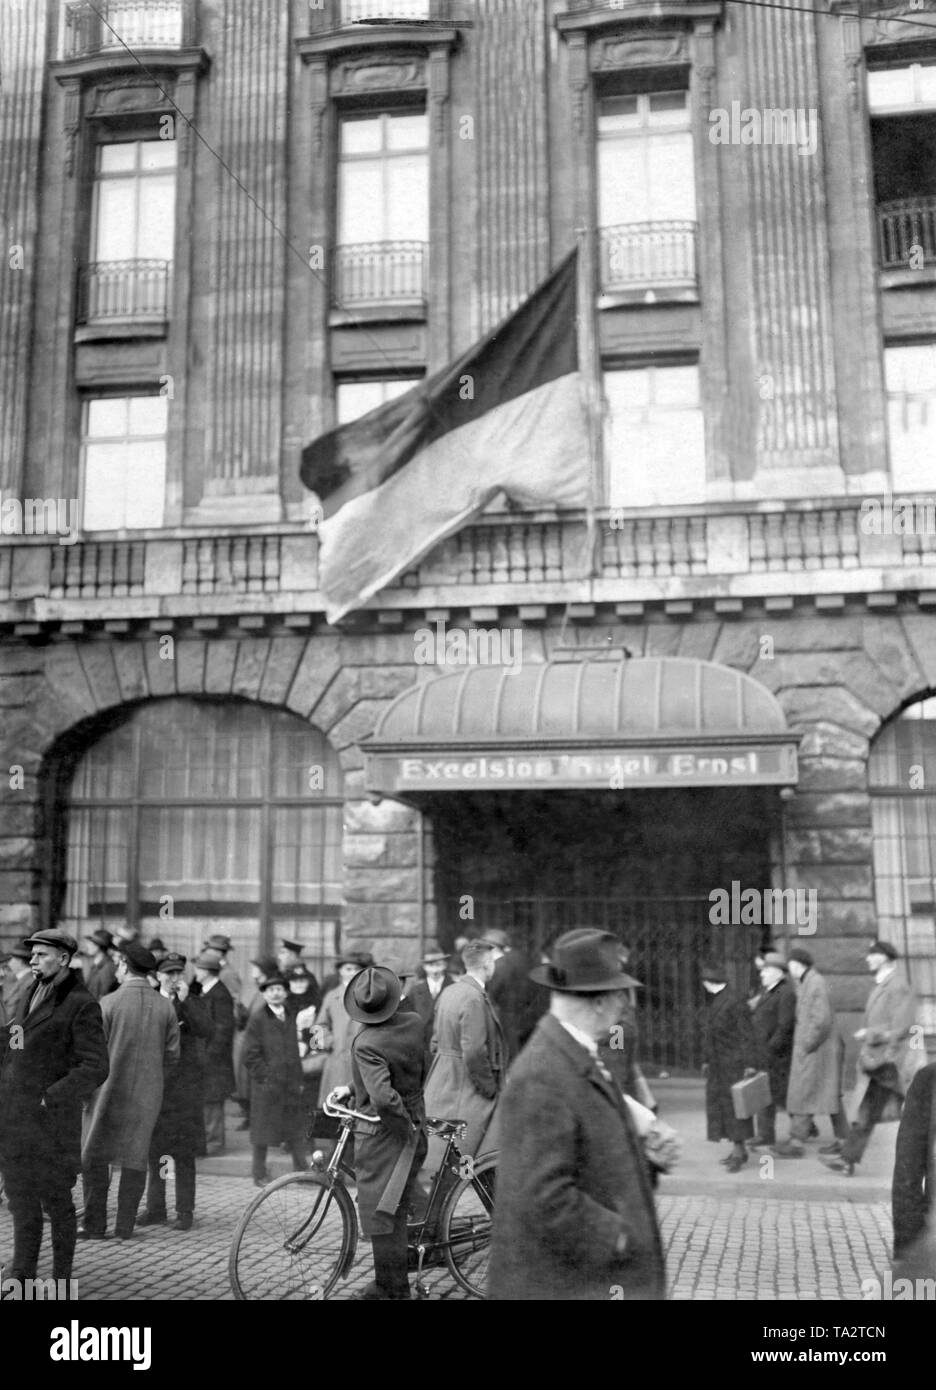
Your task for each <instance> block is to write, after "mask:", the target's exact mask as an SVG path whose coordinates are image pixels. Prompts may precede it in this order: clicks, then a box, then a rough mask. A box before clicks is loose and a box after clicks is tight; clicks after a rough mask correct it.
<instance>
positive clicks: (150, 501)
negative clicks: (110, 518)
mask: <svg viewBox="0 0 936 1390" xmlns="http://www.w3.org/2000/svg"><path fill="white" fill-rule="evenodd" d="M124 487H125V491H126V498H127V504H126V519H125V521H124V525H125V526H137V527H144V526H161V525H162V522H163V501H164V499H165V496H166V445H165V441H163V440H157V439H152V440H145V441H136V442H134V443H133V445H132V446H131V449H130V451H129V452H128V454H127V457H126V463H125V482H124Z"/></svg>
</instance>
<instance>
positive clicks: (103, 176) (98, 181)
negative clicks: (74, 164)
mask: <svg viewBox="0 0 936 1390" xmlns="http://www.w3.org/2000/svg"><path fill="white" fill-rule="evenodd" d="M96 157H97V164H96V171H95V181H94V206H93V226H92V233H91V256H90V264H89V265H88V266H86V267H85V272H84V277H83V282H82V289H83V294H82V305H81V312H82V316H83V318H84V319H85V320H86V321H87V322H89V323H90V322H95V321H99V320H101V319H105V320H106V319H115V318H121V319H141V318H142V319H164V318H165V317H166V315H167V313H168V303H169V300H168V294H169V283H170V272H171V267H172V260H173V251H174V243H175V184H176V142H175V141H174V140H128V141H125V142H123V143H120V144H107V145H99V146H98V147H97V156H96Z"/></svg>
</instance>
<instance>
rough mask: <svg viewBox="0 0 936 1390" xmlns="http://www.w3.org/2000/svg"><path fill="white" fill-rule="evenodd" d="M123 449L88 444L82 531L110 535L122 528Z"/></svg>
mask: <svg viewBox="0 0 936 1390" xmlns="http://www.w3.org/2000/svg"><path fill="white" fill-rule="evenodd" d="M124 448H125V445H124V444H122V443H120V444H89V445H88V446H87V448H86V449H85V470H84V473H85V478H84V527H85V530H87V531H113V530H115V529H117V528H118V527H121V526H123V515H124V496H125V493H124V478H123V468H122V462H123V458H124Z"/></svg>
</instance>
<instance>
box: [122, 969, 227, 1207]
mask: <svg viewBox="0 0 936 1390" xmlns="http://www.w3.org/2000/svg"><path fill="white" fill-rule="evenodd" d="M184 970H185V957H184V956H180V955H176V954H175V953H174V952H168V953H167V954H166V955H165V956H164V957H163V958H162V960H161V961H160V962H159V969H158V970H157V972H156V975H157V978H158V980H159V992H160V994H161V995H162V996H163V998H164V999H168V1001H169V1003H170V1004H171V1005H172V1008H173V1011H174V1012H175V1016H176V1022H177V1023H178V1025H179V1048H180V1051H179V1065H178V1066H177V1067H173V1069H172V1071H170V1072H169V1074H168V1075H167V1077H166V1080H165V1085H164V1087H163V1103H162V1109H161V1110H160V1112H159V1119H158V1120H157V1121H156V1128H155V1129H154V1130H153V1137H152V1139H151V1140H150V1151H149V1178H148V1180H147V1184H146V1211H145V1212H144V1213H143V1215H142V1216H140V1217H139V1218H138V1219H137V1225H138V1226H154V1225H159V1224H161V1223H162V1222H164V1221H167V1220H168V1215H167V1212H166V1171H167V1162H166V1161H167V1159H171V1161H172V1165H173V1169H174V1172H175V1206H176V1221H175V1226H174V1227H173V1230H176V1231H188V1230H191V1227H192V1220H193V1216H194V1212H195V1159H196V1158H197V1157H199V1156H201V1155H203V1154H204V1152H205V1117H204V1112H203V1109H202V1106H203V1104H204V1097H203V1095H202V1086H203V1083H204V1077H205V1044H206V1042H207V1041H208V1039H209V1038H210V1037H211V1034H212V1023H211V1019H210V1018H209V1017H208V1014H207V1012H206V1010H205V1007H204V1005H203V1004H202V1002H201V1000H200V999H199V998H198V997H197V996H195V995H193V994H190V993H189V987H188V985H187V984H186V981H185V977H184V975H183V973H182V972H183V971H184Z"/></svg>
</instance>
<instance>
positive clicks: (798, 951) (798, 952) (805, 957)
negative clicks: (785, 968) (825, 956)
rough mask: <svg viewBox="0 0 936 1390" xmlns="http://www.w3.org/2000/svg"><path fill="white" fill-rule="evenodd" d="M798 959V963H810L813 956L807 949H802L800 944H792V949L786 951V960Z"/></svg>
mask: <svg viewBox="0 0 936 1390" xmlns="http://www.w3.org/2000/svg"><path fill="white" fill-rule="evenodd" d="M794 960H795V961H798V962H799V964H800V965H812V964H813V958H812V956H811V955H810V954H809V952H808V951H804V950H803V948H802V946H794V947H793V950H792V951H788V952H787V961H788V962H789V961H794Z"/></svg>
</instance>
